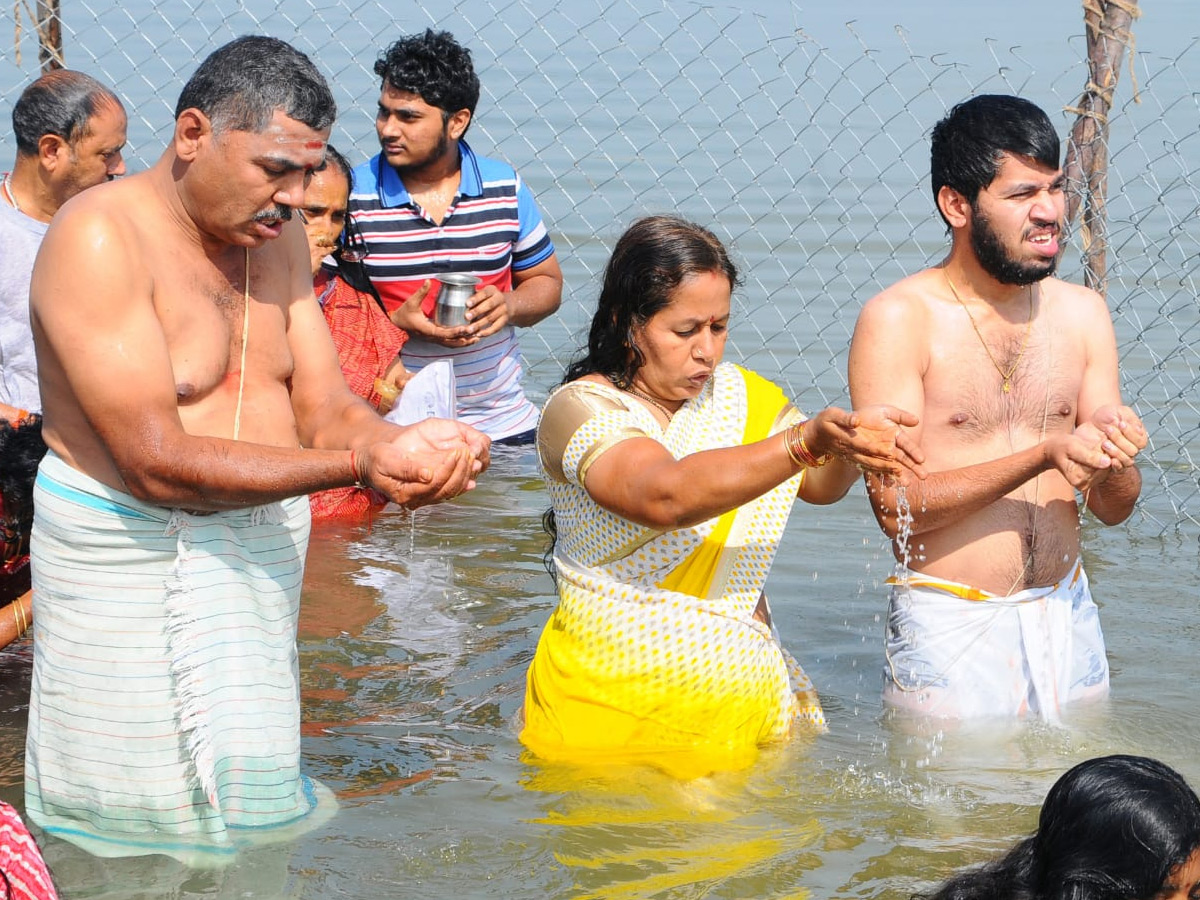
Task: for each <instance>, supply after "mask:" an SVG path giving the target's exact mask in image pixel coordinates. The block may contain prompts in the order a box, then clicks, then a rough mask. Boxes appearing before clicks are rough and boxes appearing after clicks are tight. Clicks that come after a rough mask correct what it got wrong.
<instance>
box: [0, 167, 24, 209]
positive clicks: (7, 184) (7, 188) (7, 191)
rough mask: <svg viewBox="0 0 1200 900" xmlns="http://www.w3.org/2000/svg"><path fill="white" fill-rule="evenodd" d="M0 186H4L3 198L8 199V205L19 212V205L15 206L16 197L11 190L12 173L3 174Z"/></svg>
mask: <svg viewBox="0 0 1200 900" xmlns="http://www.w3.org/2000/svg"><path fill="white" fill-rule="evenodd" d="M0 187H3V188H4V198H5V199H6V200H7V201H8V205H9V206H11V207H12V208H13V209H15V210H16V211H17V212H20V211H21V207H19V206H17V198H16V197H14V196H13V192H12V173H7V174H5V176H4V183H3V184H2V185H0Z"/></svg>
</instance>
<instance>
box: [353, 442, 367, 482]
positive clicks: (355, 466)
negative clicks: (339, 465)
mask: <svg viewBox="0 0 1200 900" xmlns="http://www.w3.org/2000/svg"><path fill="white" fill-rule="evenodd" d="M355 452H356V451H354V450H353V449H352V450H351V451H350V474H351V475H353V476H354V486H355V487H358V488H365V487H366V485H365V484H363V480H362V477H361V476H360V475H359V474H358V464H357V463H356V462H355V461H354V454H355Z"/></svg>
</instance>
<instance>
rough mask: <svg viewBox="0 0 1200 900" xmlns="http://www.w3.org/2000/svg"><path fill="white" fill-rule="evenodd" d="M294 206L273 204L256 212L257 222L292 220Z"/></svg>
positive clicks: (255, 218)
mask: <svg viewBox="0 0 1200 900" xmlns="http://www.w3.org/2000/svg"><path fill="white" fill-rule="evenodd" d="M291 220H292V208H291V207H290V206H273V207H271V208H270V209H264V210H263V211H262V212H257V213H255V214H254V221H255V222H290V221H291Z"/></svg>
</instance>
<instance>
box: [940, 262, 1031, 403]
mask: <svg viewBox="0 0 1200 900" xmlns="http://www.w3.org/2000/svg"><path fill="white" fill-rule="evenodd" d="M942 274H943V275H945V276H946V284H947V285H948V286H949V288H950V293H952V294H953V295H954V299H955V300H957V301H958V305H959V306H961V307H962V308H963V312H965V313H966V314H967V319H968V320H969V321H970V323H971V328H972V329H974V331H975V336H976V337H977V338H979V343H981V344H983V352H984V353H986V354H987V358H988V359H989V360H991V363H992V365H993V366H994V367H995V369H996V371H997V372H999V373H1000V377H1001V378H1002V379H1003V382H1002V383H1001V385H1000V390H1001V391H1002V392H1003V393H1005V394H1007V393H1008V392H1009V391H1011V390H1012V377H1013V375H1015V374H1016V371H1017V366H1019V365H1021V357H1023V356H1024V355H1025V348H1026V347H1028V346H1029V335H1030V334H1032V333H1033V286H1032V285H1030V287H1029V321H1028V322H1026V323H1025V337H1023V338H1021V349H1020V350H1019V351H1017V358H1016V359H1015V360H1013V364H1012V366H1011V367H1010V368H1009V370H1008V371H1007V372H1005V371H1004V369H1003V368H1002V367H1001V365H1000V363H998V362H996V357H994V356H992V351H991V349H990V348H989V347H988V345H987V341H985V340H984V339H983V332H981V331H980V330H979V326H978V325H976V324H975V317H974V316H973V315H971V310H970V309H969V308H968V307H967V304H965V303H963V298H962V297H960V296H959V295H958V289H957V288H955V287H954V282H953V281H951V280H950V272H949V270H948V269H945V268H943V269H942Z"/></svg>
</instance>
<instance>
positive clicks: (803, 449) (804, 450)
mask: <svg viewBox="0 0 1200 900" xmlns="http://www.w3.org/2000/svg"><path fill="white" fill-rule="evenodd" d="M803 424H804V423H803V422H802V423H801V425H803ZM796 431H797V434H799V435H800V454H801V455H802V456H803V457H804V458H806V459H809V460H812V462H810V463H809V464H808V465H809V468H811V469H819V468H821V466H827V465H829V463H831V462H833V454H832V453H824V454H822V455H821V456H816V455H815V454H814V453H813V452H812V451H811V450H809V449H808V444H807V443H805V441H804V429H803V428H798V429H797V430H796Z"/></svg>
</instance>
